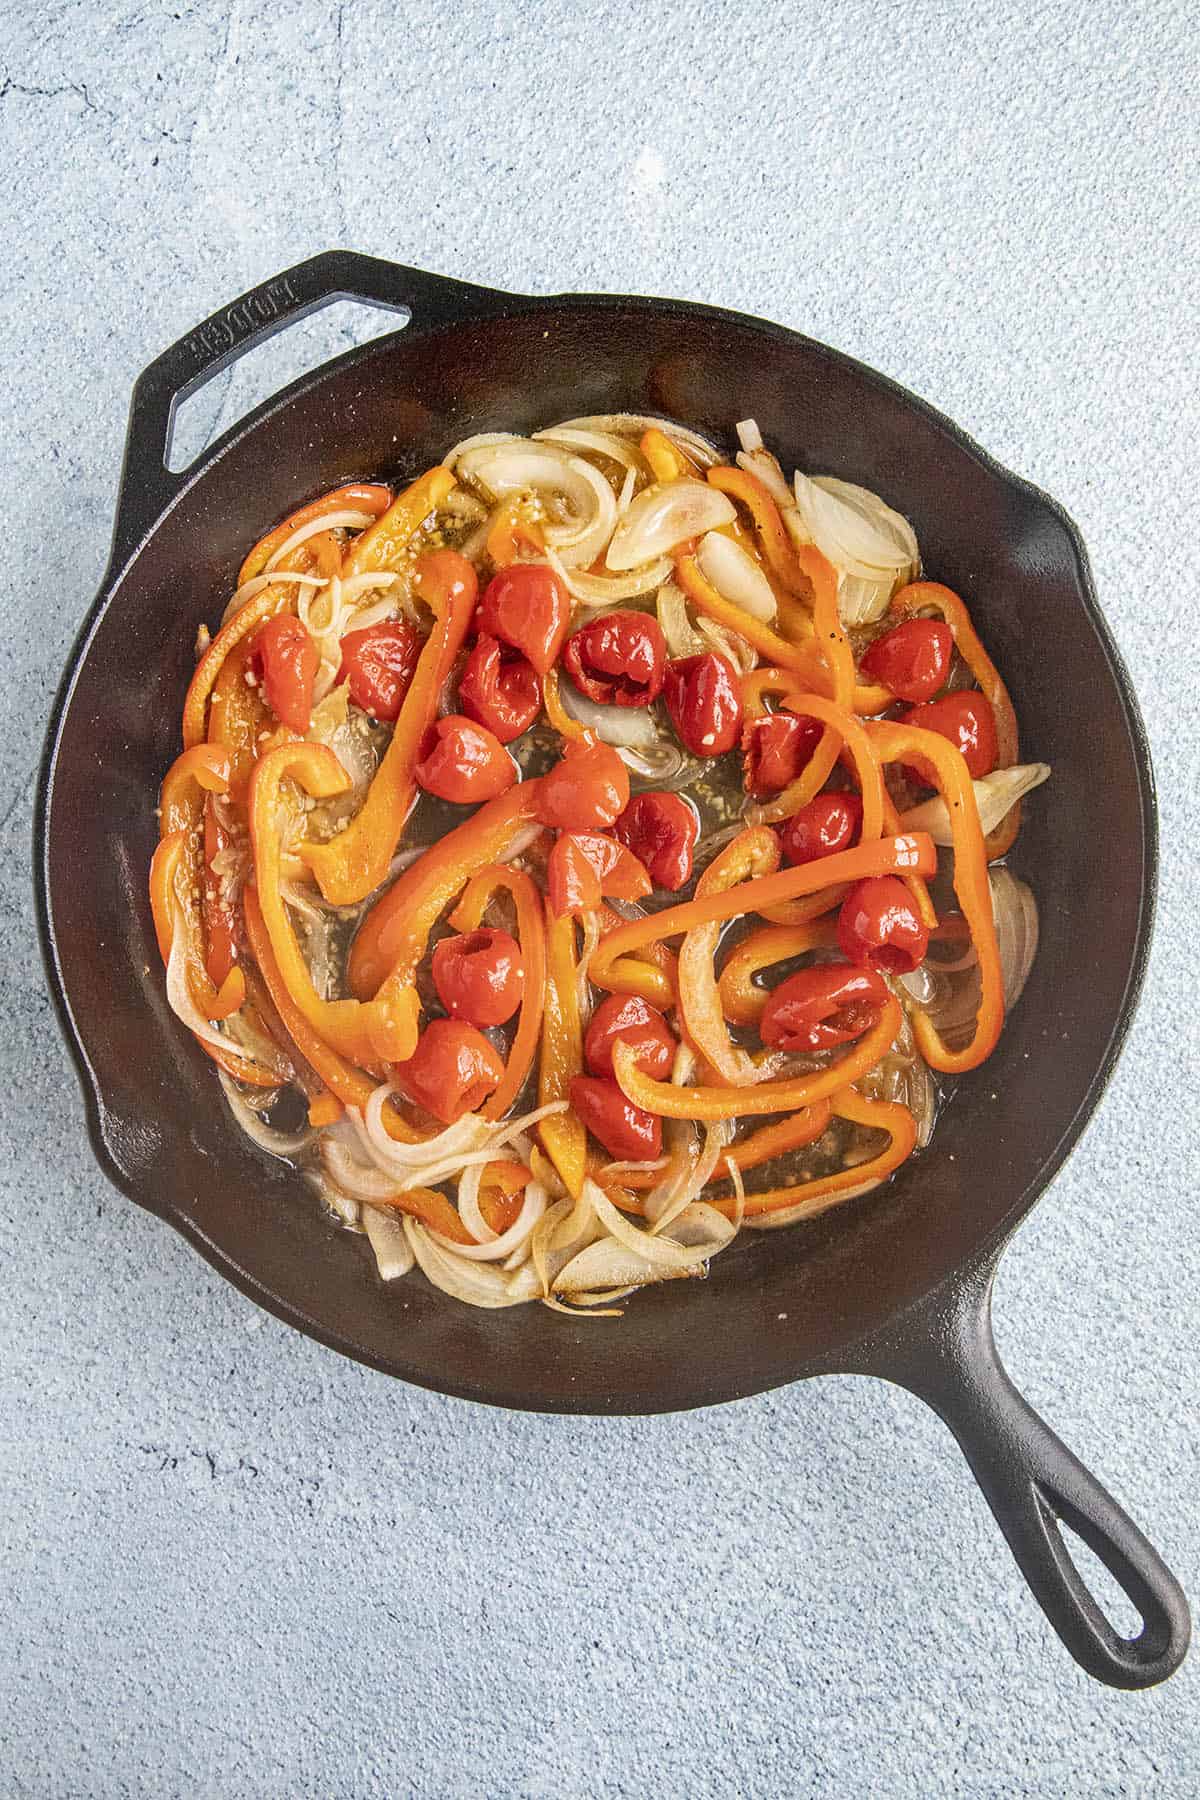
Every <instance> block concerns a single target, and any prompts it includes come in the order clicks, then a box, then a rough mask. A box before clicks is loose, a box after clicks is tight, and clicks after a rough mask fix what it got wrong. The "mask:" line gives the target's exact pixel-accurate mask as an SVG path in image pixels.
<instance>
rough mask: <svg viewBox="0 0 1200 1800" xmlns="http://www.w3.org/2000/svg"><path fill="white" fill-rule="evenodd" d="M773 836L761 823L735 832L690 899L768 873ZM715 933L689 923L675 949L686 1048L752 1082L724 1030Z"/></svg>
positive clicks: (749, 1064)
mask: <svg viewBox="0 0 1200 1800" xmlns="http://www.w3.org/2000/svg"><path fill="white" fill-rule="evenodd" d="M779 854H780V852H779V839H778V837H777V836H776V835H775V833H774V832H773V831H771V830H769V829H768V827H767V826H765V825H762V826H759V827H758V829H757V830H753V829H752V830H749V831H742V832H739V834H738V836H737V837H735V838H734V840H733V842H732V843H731V844H728V845H727V846H726V847H725V849H724V850H722V851H721V853H720V855H719V856H717V857H714V859H713V861H712V862H711V863H709V865H708V867H707V869H705V871H704V873H703V875H701V877H700V880H699V881H698V882H697V884H696V899H697V900H699V901H704V900H707V899H708V898H709V897H710V896H716V895H720V894H727V893H729V892H730V891H731V890H733V891H735V892H736V890H737V889H738V887H740V886H744V885H745V883H746V882H747V881H750V880H753V879H754V878H756V877H761V876H766V875H773V874H774V873H775V870H776V869H777V868H778V867H779ZM720 936H721V921H720V920H719V919H714V920H711V921H709V922H708V923H707V924H704V925H693V926H692V928H691V930H690V931H688V932H686V933H685V935H684V939H683V943H682V945H681V947H680V951H679V1010H680V1012H681V1014H682V1015H683V1022H684V1025H685V1026H686V1027H687V1034H688V1038H689V1041H690V1043H691V1045H692V1048H693V1049H694V1050H695V1051H697V1052H698V1054H699V1055H701V1056H702V1057H703V1058H704V1060H705V1062H706V1063H707V1064H708V1066H709V1067H710V1068H711V1069H712V1070H713V1072H714V1073H715V1074H716V1075H717V1076H718V1077H719V1078H720V1079H721V1080H722V1081H727V1082H730V1083H732V1084H733V1085H734V1086H735V1087H745V1086H747V1085H749V1084H750V1083H753V1082H755V1081H757V1079H758V1068H757V1065H756V1064H755V1062H754V1061H753V1059H752V1058H751V1056H750V1055H749V1053H748V1052H747V1051H745V1050H743V1049H742V1048H741V1047H740V1046H739V1045H737V1044H735V1043H734V1042H733V1040H732V1039H731V1037H730V1035H729V1027H728V1025H727V1024H726V1023H725V1017H724V1014H723V1013H722V1011H721V992H720V989H719V987H718V986H717V976H716V970H715V968H714V964H713V959H714V957H715V956H716V951H717V943H718V941H719V939H720Z"/></svg>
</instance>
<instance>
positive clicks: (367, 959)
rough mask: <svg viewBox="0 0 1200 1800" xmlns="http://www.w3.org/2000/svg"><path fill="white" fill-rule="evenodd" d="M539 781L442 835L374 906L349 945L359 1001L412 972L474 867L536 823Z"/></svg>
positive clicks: (399, 982)
mask: <svg viewBox="0 0 1200 1800" xmlns="http://www.w3.org/2000/svg"><path fill="white" fill-rule="evenodd" d="M537 792H538V783H537V781H536V780H534V781H523V782H521V783H519V785H518V786H516V787H512V788H509V789H508V791H507V792H506V793H503V794H498V795H497V796H496V798H495V799H494V800H488V801H486V802H485V803H484V805H482V806H481V807H480V808H479V810H478V812H474V813H472V814H471V816H470V817H469V818H467V819H464V820H463V822H462V824H461V825H456V826H455V828H454V830H453V831H451V832H448V833H447V834H446V836H445V837H444V838H439V839H438V841H437V842H436V843H434V844H430V846H429V848H428V849H427V850H425V851H423V852H422V854H421V855H420V856H419V857H418V858H417V860H416V862H414V863H411V864H410V865H409V867H408V868H407V869H405V870H404V872H403V873H402V874H401V875H400V876H398V877H397V879H396V880H395V881H394V882H393V883H392V885H391V887H390V888H389V889H388V891H387V893H386V894H383V895H382V896H381V897H380V898H379V899H378V900H377V901H376V902H375V904H374V906H373V907H372V908H371V910H370V912H369V913H368V914H367V916H366V918H365V919H364V920H363V922H362V924H361V925H360V926H359V929H358V935H357V936H356V937H355V939H354V943H353V945H352V946H351V950H350V963H349V971H348V973H349V982H350V991H351V993H352V994H357V995H358V997H359V999H360V1000H369V999H370V998H371V997H372V996H373V995H380V994H382V992H383V990H384V986H385V984H387V985H388V986H390V987H392V988H393V989H395V988H397V987H400V986H403V985H405V984H410V983H411V982H412V981H413V980H414V979H415V977H416V973H417V970H418V968H419V967H420V965H421V961H422V959H423V958H424V955H425V952H426V949H427V948H428V944H429V934H430V932H431V931H432V930H433V927H434V926H435V924H436V923H437V921H438V919H439V918H440V917H441V915H442V913H443V912H444V911H445V910H446V908H447V907H448V906H450V905H451V904H452V903H453V901H455V900H456V899H457V898H458V896H459V894H460V893H461V892H462V890H463V888H464V887H466V885H467V883H468V881H469V880H470V879H471V877H472V875H474V874H475V873H476V872H477V871H478V870H480V869H484V868H486V867H487V866H488V865H489V864H491V863H495V862H498V861H499V860H500V859H501V858H502V857H503V856H504V855H505V854H506V852H507V851H508V850H509V849H510V847H511V845H512V842H513V839H514V838H515V837H516V835H517V833H518V832H519V831H521V830H522V829H523V828H524V827H525V826H526V825H529V824H530V823H532V821H533V816H534V807H535V805H536V803H537Z"/></svg>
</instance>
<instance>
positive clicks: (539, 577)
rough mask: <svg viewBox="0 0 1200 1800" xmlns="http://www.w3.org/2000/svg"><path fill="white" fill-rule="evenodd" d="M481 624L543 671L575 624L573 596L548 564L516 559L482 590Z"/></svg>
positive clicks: (478, 625) (478, 621) (483, 629)
mask: <svg viewBox="0 0 1200 1800" xmlns="http://www.w3.org/2000/svg"><path fill="white" fill-rule="evenodd" d="M475 623H476V628H477V629H478V630H479V631H480V632H481V633H482V632H486V633H487V634H488V636H489V637H495V638H499V639H500V641H501V643H503V644H511V645H512V647H513V649H514V650H519V651H520V652H521V654H522V655H523V656H525V657H527V658H528V660H529V661H530V662H531V663H532V664H533V666H534V668H535V669H536V670H537V672H538V674H539V675H544V674H545V673H546V670H547V669H551V668H553V667H554V664H555V663H556V662H557V661H558V653H559V651H560V650H561V649H562V647H563V639H564V638H565V637H566V635H567V627H568V625H569V624H570V623H571V596H570V594H568V592H567V590H566V588H565V587H564V586H563V584H562V582H561V581H560V580H559V578H558V576H557V575H556V574H555V573H554V570H553V569H551V568H550V567H549V566H548V565H547V564H546V563H514V564H513V565H512V567H511V568H508V569H501V571H500V573H499V574H498V575H493V577H492V579H491V580H490V581H489V582H488V584H487V586H486V588H485V589H484V590H483V598H482V599H481V600H480V602H479V611H478V613H477V614H476V620H475Z"/></svg>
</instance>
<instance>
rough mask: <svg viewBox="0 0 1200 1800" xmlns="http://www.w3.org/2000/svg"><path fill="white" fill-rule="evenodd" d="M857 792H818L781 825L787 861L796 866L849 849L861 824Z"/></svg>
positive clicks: (782, 841)
mask: <svg viewBox="0 0 1200 1800" xmlns="http://www.w3.org/2000/svg"><path fill="white" fill-rule="evenodd" d="M862 815H863V804H862V801H861V799H860V798H859V796H858V795H857V794H817V795H815V796H814V797H813V799H811V800H810V801H809V803H808V805H807V806H802V807H801V808H800V810H799V812H796V813H793V814H792V816H791V818H790V819H786V820H785V821H784V823H783V824H782V825H781V826H780V827H779V841H780V843H781V844H782V845H783V856H784V861H785V862H788V863H791V865H792V866H793V868H796V867H799V865H800V864H802V863H809V862H816V861H817V860H818V858H819V857H822V856H834V855H836V853H837V852H838V851H839V850H848V849H849V848H850V846H851V844H853V842H854V840H855V838H856V837H857V836H858V833H859V830H860V828H861V826H862Z"/></svg>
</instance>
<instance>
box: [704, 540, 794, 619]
mask: <svg viewBox="0 0 1200 1800" xmlns="http://www.w3.org/2000/svg"><path fill="white" fill-rule="evenodd" d="M696 561H697V562H698V563H699V564H700V570H701V573H702V574H703V575H704V576H705V578H706V579H707V580H708V581H711V583H712V585H713V586H714V587H715V588H716V590H717V592H718V594H722V595H723V596H724V597H725V599H726V600H731V601H732V602H733V604H734V605H735V606H740V607H741V608H742V609H743V611H745V612H748V613H749V614H750V616H751V618H753V619H762V620H763V621H764V622H765V623H766V624H768V625H769V624H771V622H772V621H773V620H774V617H775V614H776V612H777V610H778V608H777V606H776V601H775V593H774V590H773V588H772V587H771V584H770V582H769V581H768V580H767V578H766V576H765V575H764V574H763V572H762V569H761V568H760V567H759V565H758V563H756V562H755V560H754V558H753V557H752V556H750V555H749V554H748V553H747V552H746V551H745V550H743V549H742V546H741V545H740V544H738V543H735V541H734V539H733V538H731V537H726V536H725V534H724V532H721V531H710V532H708V534H707V535H706V536H705V537H704V538H703V539H702V540H701V543H700V548H699V550H698V551H697V553H696Z"/></svg>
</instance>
